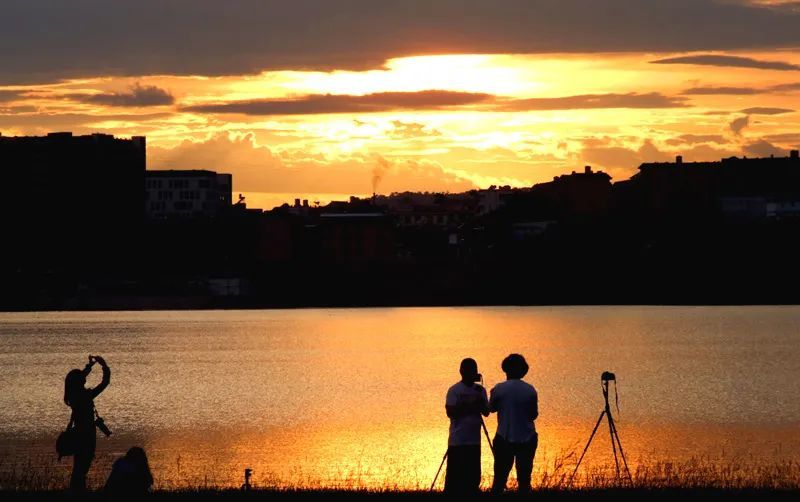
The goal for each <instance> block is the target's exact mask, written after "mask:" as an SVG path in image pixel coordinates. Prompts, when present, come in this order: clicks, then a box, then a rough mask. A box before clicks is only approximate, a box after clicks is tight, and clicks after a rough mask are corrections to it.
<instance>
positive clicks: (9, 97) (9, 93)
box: [0, 89, 26, 103]
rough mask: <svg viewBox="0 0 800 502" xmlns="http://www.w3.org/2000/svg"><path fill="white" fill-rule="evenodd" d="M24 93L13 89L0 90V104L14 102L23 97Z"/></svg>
mask: <svg viewBox="0 0 800 502" xmlns="http://www.w3.org/2000/svg"><path fill="white" fill-rule="evenodd" d="M25 93H26V91H18V90H15V89H0V103H5V102H7V101H14V100H17V99H19V98H21V97H24V96H25Z"/></svg>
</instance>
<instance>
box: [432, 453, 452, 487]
mask: <svg viewBox="0 0 800 502" xmlns="http://www.w3.org/2000/svg"><path fill="white" fill-rule="evenodd" d="M448 453H450V449H449V448H448V449H447V450H446V451H445V452H444V457H442V463H441V464H439V470H438V471H436V476H434V477H433V483H431V491H433V487H434V486H436V480H437V479H439V473H440V472H442V467H443V466H444V461H445V460H447V454H448Z"/></svg>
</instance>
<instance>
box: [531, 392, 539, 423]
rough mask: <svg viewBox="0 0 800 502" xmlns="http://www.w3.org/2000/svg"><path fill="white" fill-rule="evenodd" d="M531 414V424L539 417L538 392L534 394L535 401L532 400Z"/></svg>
mask: <svg viewBox="0 0 800 502" xmlns="http://www.w3.org/2000/svg"><path fill="white" fill-rule="evenodd" d="M529 413H530V419H531V422H533V421H534V420H536V419H537V418H538V417H539V394H537V393H536V392H534V393H533V399H532V400H531V408H530V412H529Z"/></svg>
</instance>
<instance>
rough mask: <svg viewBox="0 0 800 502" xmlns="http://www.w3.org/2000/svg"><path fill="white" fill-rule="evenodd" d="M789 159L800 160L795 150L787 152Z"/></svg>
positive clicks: (799, 154)
mask: <svg viewBox="0 0 800 502" xmlns="http://www.w3.org/2000/svg"><path fill="white" fill-rule="evenodd" d="M789 158H791V159H798V158H800V152H798V151H797V150H792V151H791V152H789Z"/></svg>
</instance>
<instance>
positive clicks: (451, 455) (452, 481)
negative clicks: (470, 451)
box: [444, 446, 468, 493]
mask: <svg viewBox="0 0 800 502" xmlns="http://www.w3.org/2000/svg"><path fill="white" fill-rule="evenodd" d="M465 448H468V447H465V446H450V447H448V448H447V472H446V473H445V476H444V491H445V492H447V493H463V492H464V486H465V484H466V476H467V473H466V467H467V462H466V458H465V456H466V450H465Z"/></svg>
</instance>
